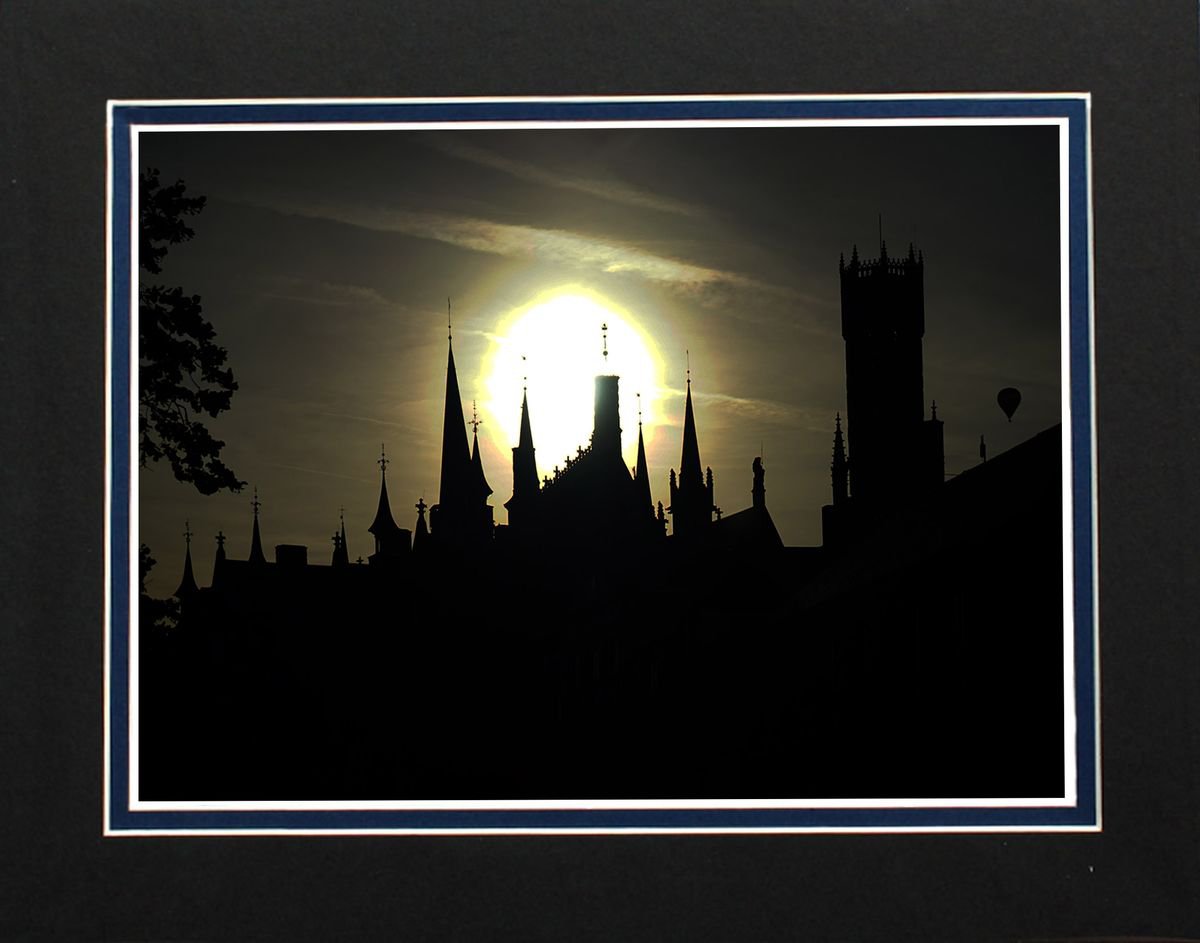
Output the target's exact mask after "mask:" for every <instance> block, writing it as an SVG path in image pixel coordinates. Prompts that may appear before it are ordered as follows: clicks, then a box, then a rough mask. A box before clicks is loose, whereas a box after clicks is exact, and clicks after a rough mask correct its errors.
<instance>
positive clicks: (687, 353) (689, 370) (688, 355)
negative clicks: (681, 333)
mask: <svg viewBox="0 0 1200 943" xmlns="http://www.w3.org/2000/svg"><path fill="white" fill-rule="evenodd" d="M683 356H684V357H685V358H686V359H687V381H688V386H691V385H692V352H691V351H690V350H684V352H683Z"/></svg>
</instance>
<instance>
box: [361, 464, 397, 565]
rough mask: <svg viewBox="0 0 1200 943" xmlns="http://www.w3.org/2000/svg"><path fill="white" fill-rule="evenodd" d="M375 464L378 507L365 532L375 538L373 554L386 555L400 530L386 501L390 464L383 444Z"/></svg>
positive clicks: (389, 504)
mask: <svg viewBox="0 0 1200 943" xmlns="http://www.w3.org/2000/svg"><path fill="white" fill-rule="evenodd" d="M376 464H377V465H378V466H379V506H378V507H377V508H376V509H375V520H373V521H371V526H370V527H368V528H367V532H368V533H369V534H371V535H372V536H374V538H375V552H376V553H386V552H387V551H388V550H390V549H391V544H392V541H393V539H394V538H395V535H396V532H397V531H398V530H400V528H399V527H397V526H396V521H395V519H394V518H393V517H392V505H391V503H390V502H389V501H388V491H387V467H388V465H390V464H391V462H389V461H388V457H387V451H386V450H385V449H384V446H383V443H380V445H379V458H378V459H377V460H376Z"/></svg>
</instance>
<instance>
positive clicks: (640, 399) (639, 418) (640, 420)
mask: <svg viewBox="0 0 1200 943" xmlns="http://www.w3.org/2000/svg"><path fill="white" fill-rule="evenodd" d="M637 401H638V428H639V429H640V428H641V427H642V394H641V393H638V394H637Z"/></svg>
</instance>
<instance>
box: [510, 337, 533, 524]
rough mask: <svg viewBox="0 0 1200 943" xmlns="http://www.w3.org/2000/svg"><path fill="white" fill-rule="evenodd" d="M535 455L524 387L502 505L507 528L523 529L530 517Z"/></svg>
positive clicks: (526, 393) (526, 392) (526, 391)
mask: <svg viewBox="0 0 1200 943" xmlns="http://www.w3.org/2000/svg"><path fill="white" fill-rule="evenodd" d="M522 359H524V358H522ZM534 454H535V453H534V448H533V427H532V425H531V424H530V421H529V390H528V389H527V388H526V389H524V390H523V391H522V393H521V432H520V435H519V437H518V439H517V446H516V448H514V449H513V450H512V455H513V457H512V470H513V493H512V497H511V498H509V499H508V500H507V501H506V502H505V503H504V507H505V508H506V509H507V510H508V523H509V526H510V527H514V526H515V527H524V526H525V525H527V524H528V523H529V522H530V521H531V519H532V516H533V515H532V511H533V508H534V504H533V502H534V501H535V499H536V498H537V495H538V489H539V485H538V474H537V460H536V458H535V457H534Z"/></svg>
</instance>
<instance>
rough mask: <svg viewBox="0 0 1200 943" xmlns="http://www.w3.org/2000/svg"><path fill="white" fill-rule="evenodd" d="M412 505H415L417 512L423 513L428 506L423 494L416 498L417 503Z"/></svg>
mask: <svg viewBox="0 0 1200 943" xmlns="http://www.w3.org/2000/svg"><path fill="white" fill-rule="evenodd" d="M413 507H415V508H416V509H417V513H418V514H424V513H425V509H426V508H427V507H429V505H428V504H426V503H425V495H421V497H419V498H418V499H417V503H416V504H414V505H413Z"/></svg>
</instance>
